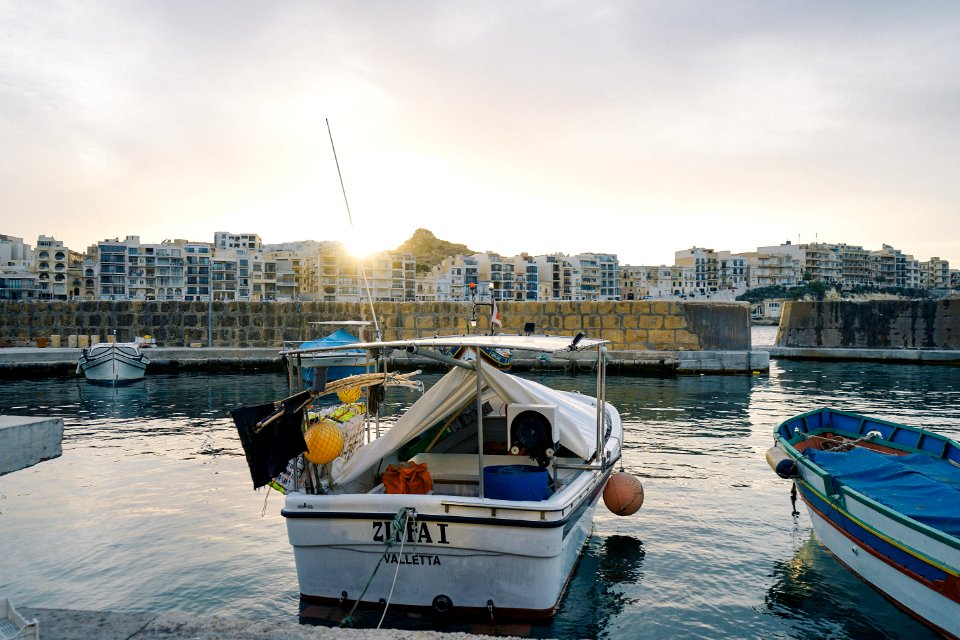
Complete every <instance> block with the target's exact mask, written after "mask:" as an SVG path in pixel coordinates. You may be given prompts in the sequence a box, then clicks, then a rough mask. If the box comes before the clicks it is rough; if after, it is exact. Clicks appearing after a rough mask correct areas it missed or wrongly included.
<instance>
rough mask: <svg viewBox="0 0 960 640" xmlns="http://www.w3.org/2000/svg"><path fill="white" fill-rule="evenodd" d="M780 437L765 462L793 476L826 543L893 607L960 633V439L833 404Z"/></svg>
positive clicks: (783, 428)
mask: <svg viewBox="0 0 960 640" xmlns="http://www.w3.org/2000/svg"><path fill="white" fill-rule="evenodd" d="M774 440H775V446H774V447H773V448H771V449H770V450H769V451H768V452H767V461H768V463H769V464H770V466H771V467H772V468H773V469H774V470H775V471H776V472H777V475H779V476H781V477H784V478H791V479H793V481H794V487H795V490H797V491H798V492H799V494H800V497H801V498H802V499H803V501H804V503H806V505H807V509H808V510H809V512H810V520H811V521H812V522H813V530H814V532H815V533H816V535H817V538H818V539H819V540H820V542H821V544H823V546H824V547H826V548H827V549H828V550H829V551H830V552H831V553H832V554H833V555H834V556H835V557H836V558H837V560H839V561H840V562H841V563H842V564H843V565H845V566H846V567H847V568H848V569H849V570H850V571H852V572H853V573H854V574H856V575H857V576H859V577H860V578H861V579H863V580H864V581H865V582H867V584H869V585H871V586H872V587H874V588H875V589H877V590H878V591H879V592H880V593H881V594H882V595H884V596H885V597H886V598H887V599H888V600H890V601H891V602H893V603H894V604H895V605H897V606H898V607H900V608H901V609H903V610H905V611H906V612H907V613H909V614H911V615H913V616H914V617H916V618H918V619H919V620H920V621H922V622H924V623H925V624H927V625H929V626H931V627H933V628H934V629H936V630H937V631H939V632H940V633H943V634H946V635H948V636H950V637H954V638H956V637H960V445H958V444H957V443H956V442H955V441H953V440H950V439H949V438H946V437H944V436H941V435H938V434H936V433H933V432H931V431H926V430H924V429H918V428H916V427H908V426H906V425H902V424H896V423H893V422H887V421H885V420H878V419H874V418H869V417H866V416H862V415H858V414H855V413H848V412H845V411H837V410H835V409H828V408H824V409H819V410H817V411H811V412H809V413H804V414H801V415H799V416H797V417H795V418H791V419H790V420H787V421H786V422H784V423H782V424H781V425H780V426H778V427H777V429H776V430H775V431H774ZM864 615H865V616H869V615H870V612H869V611H864Z"/></svg>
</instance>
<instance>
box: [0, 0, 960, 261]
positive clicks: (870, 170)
mask: <svg viewBox="0 0 960 640" xmlns="http://www.w3.org/2000/svg"><path fill="white" fill-rule="evenodd" d="M958 14H960V6H958V5H955V4H953V3H947V2H934V3H924V4H923V5H914V4H909V3H899V2H879V3H873V4H871V5H869V6H864V5H856V4H839V5H838V4H836V3H827V2H803V3H796V4H790V5H782V4H774V3H766V2H725V3H718V4H709V3H699V2H698V3H689V2H655V1H652V0H651V1H647V2H642V3H636V2H621V1H607V2H598V3H591V4H589V5H584V4H583V3H580V2H567V1H544V2H524V3H514V2H457V3H449V2H391V1H382V2H376V1H374V2H364V3H354V2H346V1H344V2H338V1H327V2H294V1H286V2H276V3H262V2H203V3H194V2H185V1H179V0H178V1H166V2H133V1H131V2H120V3H115V2H103V3H95V2H94V3H81V4H77V3H68V2H64V3H55V2H54V3H50V2H47V3H43V4H35V3H7V4H5V5H3V6H2V7H0V25H2V26H0V29H2V30H3V32H2V35H3V37H2V38H0V139H2V140H3V141H4V146H5V148H6V149H7V152H5V153H4V154H3V157H0V184H2V185H3V192H4V195H5V197H4V203H3V207H4V209H3V216H4V221H5V224H4V229H3V230H2V231H3V232H4V233H11V234H13V235H22V236H24V237H25V238H27V239H31V238H32V237H35V235H36V234H37V233H39V232H41V225H42V228H43V231H42V232H45V233H48V234H50V233H52V234H54V235H57V236H58V237H60V236H62V237H63V239H65V240H67V241H68V243H71V244H72V245H76V246H85V245H86V244H88V243H91V242H95V241H96V240H98V239H102V238H104V237H108V236H114V235H120V236H122V235H125V234H128V233H129V234H139V235H141V236H143V238H144V240H145V241H159V240H160V239H162V238H164V237H171V236H177V237H182V236H186V235H189V236H190V237H191V238H192V239H197V240H203V239H210V238H211V237H212V233H213V231H216V230H233V231H238V232H239V231H245V232H247V231H252V232H257V233H260V234H261V235H262V236H264V238H265V239H267V240H268V241H282V240H290V239H295V238H314V239H317V240H322V239H335V238H336V236H332V235H331V237H329V238H328V237H325V236H324V234H334V233H338V234H345V235H346V234H350V230H349V225H348V224H346V223H345V214H344V211H343V201H342V196H341V194H340V184H339V179H338V178H337V175H336V167H335V166H334V164H333V158H332V154H331V153H330V148H329V139H328V137H327V130H326V125H325V119H327V118H329V120H330V122H331V124H332V126H333V132H334V136H335V139H336V142H337V151H338V153H339V155H340V160H341V165H342V169H343V175H344V181H345V183H346V186H347V191H348V194H349V195H350V198H351V202H352V204H353V205H354V210H355V213H356V217H357V218H358V220H364V221H365V224H367V225H373V226H375V227H376V233H374V232H372V231H370V232H368V236H367V237H368V241H369V242H370V243H371V245H381V244H382V245H383V246H376V247H374V248H387V247H393V246H396V245H398V244H400V242H402V241H403V240H404V239H406V237H408V236H409V235H410V234H411V233H412V232H413V230H414V229H416V228H418V227H427V228H430V229H431V230H433V231H434V232H435V233H437V234H438V235H439V236H441V237H447V239H450V240H454V241H459V242H465V243H467V244H468V245H470V246H478V245H479V246H483V247H484V248H486V249H490V250H499V251H501V252H503V253H510V252H511V251H513V252H517V251H523V250H527V251H533V252H546V251H568V252H578V251H585V250H590V251H611V252H616V253H619V254H621V258H622V259H624V260H625V261H629V262H632V263H646V262H651V263H660V262H667V261H670V260H672V255H673V251H675V250H677V249H682V248H684V247H688V246H692V245H694V244H696V245H699V246H713V245H716V246H715V248H717V249H733V250H749V249H752V248H754V247H755V246H757V245H766V244H772V243H776V242H779V241H781V240H782V239H785V238H782V237H781V236H788V237H790V238H791V239H795V236H796V235H798V234H799V235H800V236H803V239H804V240H809V239H811V238H812V237H813V236H814V235H816V237H818V238H819V239H822V240H830V241H836V242H848V243H852V244H862V245H865V246H868V247H876V246H879V244H880V243H881V242H891V241H892V242H895V243H900V244H901V245H902V247H901V248H903V249H904V250H905V251H907V252H910V251H914V252H918V253H920V252H922V251H923V250H924V249H927V250H929V251H931V252H936V253H937V254H938V255H940V256H941V257H947V258H950V259H952V260H954V261H956V262H958V263H960V248H958V247H957V246H956V240H955V238H957V237H960V233H958V231H960V228H958V224H960V223H958V222H955V220H957V219H958V216H956V215H955V213H956V209H957V204H958V202H960V187H958V186H957V181H956V180H955V167H956V166H957V164H958V163H957V160H958V157H957V156H958V152H957V151H956V148H955V147H956V146H955V144H954V142H953V141H955V140H956V139H957V137H958V133H960V131H958V126H960V125H958V121H957V119H956V118H955V114H956V113H957V112H958V107H960V104H958V102H960V84H958V83H960V80H958V79H957V76H956V73H955V69H956V68H957V66H958V63H960V44H958V43H960V37H958V36H960V33H958V29H960V28H958V27H957V26H956V25H958V24H960V20H957V18H958V17H960V15H958ZM468 220H469V221H475V222H472V223H470V224H467V223H466V222H465V221H468ZM545 221H548V222H549V224H545ZM930 229H936V234H935V235H936V236H937V238H936V239H933V240H931V239H930V238H929V235H930V231H929V230H930ZM191 234H193V235H191ZM444 234H446V236H445V235H444ZM457 234H463V235H457ZM788 234H789V235H788ZM772 236H774V237H772ZM891 236H892V237H893V238H892V239H891ZM720 243H724V244H720ZM898 246H900V245H898ZM514 247H515V248H514ZM921 256H922V257H925V256H923V254H922V253H921Z"/></svg>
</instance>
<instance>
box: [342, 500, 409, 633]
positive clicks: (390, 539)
mask: <svg viewBox="0 0 960 640" xmlns="http://www.w3.org/2000/svg"><path fill="white" fill-rule="evenodd" d="M411 513H413V514H416V511H414V510H413V509H412V508H411V507H404V508H402V509H400V510H399V511H397V513H396V515H394V516H393V523H392V525H393V531H394V532H397V534H398V535H396V536H384V547H385V548H384V550H383V553H381V554H380V558H379V559H378V560H377V564H376V566H375V567H374V568H373V573H371V574H370V577H369V578H367V584H365V585H363V591H361V592H360V596H359V597H358V598H357V599H356V600H355V601H354V603H353V607H351V608H350V613H348V614H347V615H346V617H344V619H343V620H341V621H340V625H339V626H341V627H346V626H352V625H353V613H354V612H355V611H356V610H357V607H358V606H359V605H360V601H361V600H363V596H365V595H366V594H367V589H369V588H370V584H371V583H372V582H373V578H374V576H376V575H377V571H379V570H380V565H381V564H383V559H384V558H385V557H386V556H387V552H388V551H389V550H390V547H392V546H393V545H394V543H395V542H396V540H395V538H397V537H399V539H400V550H401V551H402V550H403V539H404V538H405V536H406V532H407V522H408V521H409V520H410V514H411ZM401 518H402V519H403V529H400V528H399V527H400V525H401ZM399 568H400V567H399V563H398V565H397V569H398V570H399ZM394 581H396V576H394ZM390 595H391V597H392V596H393V589H392V588H391V589H390ZM387 604H388V605H389V601H388V602H387ZM384 613H386V609H384ZM380 622H381V623H382V622H383V619H382V618H381V619H380ZM377 628H378V629H379V628H380V625H377Z"/></svg>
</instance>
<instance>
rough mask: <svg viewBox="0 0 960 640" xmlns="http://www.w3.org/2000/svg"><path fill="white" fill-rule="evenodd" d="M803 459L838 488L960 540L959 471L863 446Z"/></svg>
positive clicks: (808, 453) (926, 459) (815, 453)
mask: <svg viewBox="0 0 960 640" xmlns="http://www.w3.org/2000/svg"><path fill="white" fill-rule="evenodd" d="M804 456H805V457H807V458H808V459H809V460H810V461H812V462H814V463H815V464H816V465H817V466H819V467H820V468H822V469H823V470H824V471H826V472H827V473H829V474H830V476H831V478H832V480H833V483H834V487H833V488H834V489H835V490H836V491H837V492H839V491H840V487H841V486H844V485H846V486H848V487H850V488H851V489H854V490H855V491H859V492H860V493H862V494H863V495H865V496H867V497H868V498H871V499H873V500H876V501H877V502H879V503H880V504H882V505H884V506H887V507H889V508H890V509H893V510H894V511H897V512H899V513H901V514H903V515H905V516H907V517H909V518H913V519H914V520H916V521H918V522H922V523H923V524H925V525H927V526H930V527H933V528H934V529H938V530H940V531H943V532H944V533H947V534H949V535H951V536H953V537H955V538H960V515H958V514H957V505H958V504H960V467H957V466H955V465H953V464H952V463H951V462H949V461H947V460H941V459H936V458H932V457H930V456H929V455H927V454H923V453H913V454H908V455H901V456H894V455H885V454H882V453H877V452H876V451H870V450H869V449H864V448H861V447H855V448H853V449H851V450H850V451H845V452H834V451H820V450H817V449H806V450H805V451H804Z"/></svg>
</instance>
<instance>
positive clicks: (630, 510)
mask: <svg viewBox="0 0 960 640" xmlns="http://www.w3.org/2000/svg"><path fill="white" fill-rule="evenodd" d="M603 504H605V505H607V509H610V511H611V512H612V513H614V514H616V515H618V516H632V515H633V514H635V513H636V512H637V511H638V510H639V509H640V506H641V505H642V504H643V485H642V484H640V481H639V480H637V479H636V478H634V477H633V476H632V475H630V474H629V473H627V472H626V471H621V472H619V473H615V474H613V475H612V476H610V479H609V480H607V486H606V487H604V488H603Z"/></svg>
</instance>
